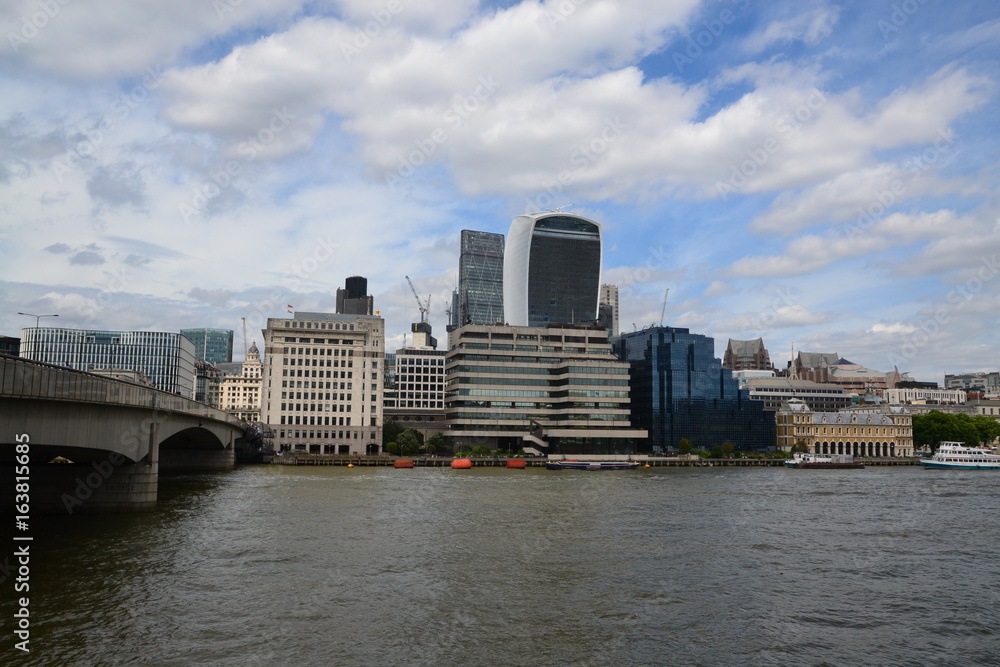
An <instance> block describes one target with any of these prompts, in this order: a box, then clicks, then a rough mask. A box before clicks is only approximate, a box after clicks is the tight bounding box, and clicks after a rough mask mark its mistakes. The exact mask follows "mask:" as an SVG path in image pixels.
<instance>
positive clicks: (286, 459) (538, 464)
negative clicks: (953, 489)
mask: <svg viewBox="0 0 1000 667" xmlns="http://www.w3.org/2000/svg"><path fill="white" fill-rule="evenodd" d="M397 458H405V457H394V456H337V455H323V454H285V455H283V456H273V457H272V458H271V463H272V464H274V465H286V466H347V465H353V466H355V467H358V466H383V467H390V468H391V467H392V466H393V462H394V461H396V460H397ZM469 459H470V460H471V461H472V465H473V467H476V468H504V467H506V466H507V458H494V457H490V456H483V457H469ZM409 460H411V461H413V465H414V466H415V467H418V468H420V467H431V468H450V467H451V462H452V461H454V460H455V459H453V458H449V457H440V456H439V457H413V458H411V459H409ZM519 460H521V461H524V463H525V465H526V466H527V467H529V468H544V467H545V462H546V460H547V459H544V458H523V459H519ZM632 460H635V461H639V462H640V463H643V464H648V465H649V467H651V468H712V467H721V468H731V467H757V468H759V467H782V466H784V465H785V461H786V460H787V459H702V458H691V459H689V458H680V457H669V456H664V457H653V456H651V457H649V458H640V457H636V458H634V459H632ZM861 461H862V462H863V463H864V464H865V465H866V466H918V465H920V459H919V458H916V457H908V458H902V457H901V458H865V459H861Z"/></svg>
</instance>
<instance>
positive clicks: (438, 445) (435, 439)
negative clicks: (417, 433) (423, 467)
mask: <svg viewBox="0 0 1000 667" xmlns="http://www.w3.org/2000/svg"><path fill="white" fill-rule="evenodd" d="M424 448H425V449H426V450H427V453H428V454H437V453H438V452H440V451H441V450H443V449H444V436H443V435H441V434H440V433H435V434H434V435H432V436H431V437H429V438H427V442H426V443H425V444H424Z"/></svg>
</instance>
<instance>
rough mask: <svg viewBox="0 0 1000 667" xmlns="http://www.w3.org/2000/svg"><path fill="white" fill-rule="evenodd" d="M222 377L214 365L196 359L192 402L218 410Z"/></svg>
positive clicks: (221, 373)
mask: <svg viewBox="0 0 1000 667" xmlns="http://www.w3.org/2000/svg"><path fill="white" fill-rule="evenodd" d="M188 340H190V339H188ZM219 363H223V362H219ZM223 375H224V374H223V372H222V371H221V370H219V368H218V367H216V365H215V364H212V363H209V362H207V361H205V360H204V359H201V358H199V359H197V360H196V361H195V362H194V376H195V383H194V400H196V401H198V402H199V403H204V404H205V405H211V406H212V407H213V408H218V407H219V405H220V402H221V396H222V394H221V387H222V378H223Z"/></svg>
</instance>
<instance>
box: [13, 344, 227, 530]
mask: <svg viewBox="0 0 1000 667" xmlns="http://www.w3.org/2000/svg"><path fill="white" fill-rule="evenodd" d="M244 428H245V424H244V423H243V422H241V421H240V420H238V419H236V418H235V417H232V416H231V415H229V414H228V413H226V412H223V411H222V410H217V409H215V408H213V407H210V406H208V405H205V404H204V403H199V402H197V401H193V400H190V399H187V398H184V397H182V396H177V395H174V394H170V393H168V392H165V391H160V390H158V389H154V388H151V387H145V386H142V385H138V384H134V383H131V382H125V381H121V380H115V379H112V378H107V377H103V376H98V375H94V374H92V373H85V372H81V371H75V370H70V369H66V368H61V367H59V366H53V365H50V364H43V363H38V362H33V361H28V360H26V359H20V358H16V357H8V356H0V476H2V482H0V489H2V491H0V502H2V503H3V505H2V507H0V513H5V514H11V513H14V514H26V512H22V511H20V510H15V509H14V508H15V507H16V506H17V505H19V504H21V502H22V501H23V500H24V498H23V497H18V498H16V499H15V493H17V494H21V493H22V491H24V490H25V489H27V493H26V494H23V495H26V496H27V498H28V504H29V508H30V513H31V514H34V513H69V514H75V513H78V512H129V511H144V510H151V509H153V508H155V507H156V496H157V482H158V479H159V474H160V473H161V472H165V473H173V472H178V473H179V472H203V471H222V470H232V468H233V466H234V464H235V450H236V446H237V441H238V440H239V439H240V438H242V437H243V435H244ZM23 477H27V478H28V479H27V480H20V481H19V480H16V479H15V478H23ZM16 483H21V484H27V486H21V487H17V486H16Z"/></svg>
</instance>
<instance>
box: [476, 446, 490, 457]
mask: <svg viewBox="0 0 1000 667" xmlns="http://www.w3.org/2000/svg"><path fill="white" fill-rule="evenodd" d="M492 453H493V450H492V449H490V448H489V447H487V446H486V445H476V446H475V447H473V448H472V453H471V455H472V456H489V455H490V454H492Z"/></svg>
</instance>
